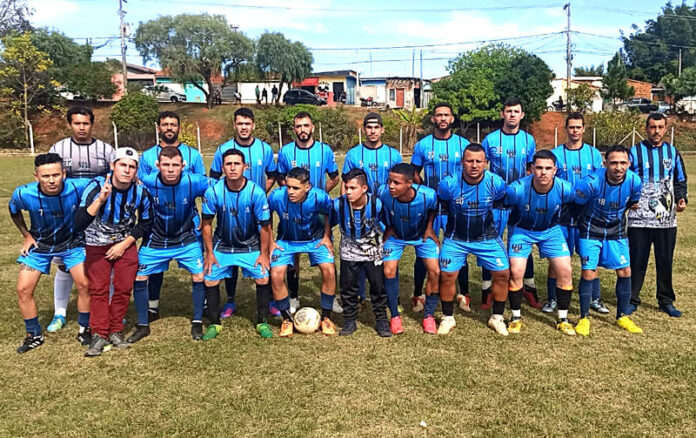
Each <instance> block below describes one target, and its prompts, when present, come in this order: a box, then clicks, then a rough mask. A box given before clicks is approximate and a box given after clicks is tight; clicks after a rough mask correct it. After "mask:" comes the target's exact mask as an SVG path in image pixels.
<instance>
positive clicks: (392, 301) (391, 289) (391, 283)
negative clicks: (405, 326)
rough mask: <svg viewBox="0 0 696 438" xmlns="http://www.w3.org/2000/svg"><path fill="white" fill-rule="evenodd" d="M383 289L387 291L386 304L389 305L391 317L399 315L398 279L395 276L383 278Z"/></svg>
mask: <svg viewBox="0 0 696 438" xmlns="http://www.w3.org/2000/svg"><path fill="white" fill-rule="evenodd" d="M384 290H385V292H386V293H387V306H389V313H391V317H392V318H394V317H397V316H399V315H400V313H399V279H398V278H396V277H394V278H385V279H384Z"/></svg>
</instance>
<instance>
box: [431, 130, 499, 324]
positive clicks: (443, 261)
mask: <svg viewBox="0 0 696 438" xmlns="http://www.w3.org/2000/svg"><path fill="white" fill-rule="evenodd" d="M462 167H463V170H462V173H461V174H460V175H449V176H447V177H446V178H444V179H443V180H442V181H440V185H439V186H438V189H437V195H438V197H439V198H440V200H441V201H442V204H443V206H444V207H445V209H446V211H447V213H448V217H447V229H446V230H445V240H444V242H443V244H442V249H441V251H440V295H441V300H442V313H443V315H444V316H443V318H442V321H440V327H439V328H438V330H437V333H438V334H441V335H446V334H448V333H449V332H450V331H451V330H452V329H453V328H454V327H455V326H456V322H455V320H454V316H453V301H454V295H455V284H454V279H455V278H456V277H457V275H458V274H457V272H458V271H459V269H461V268H462V266H464V265H465V264H466V257H467V255H468V254H473V255H475V256H476V257H477V259H478V263H479V265H480V266H482V267H486V268H487V269H488V270H489V271H490V272H491V273H492V279H493V280H492V293H491V294H492V296H493V305H492V307H493V311H492V314H491V317H490V319H489V320H488V326H489V327H490V328H492V329H493V330H495V331H496V332H497V333H499V334H501V335H503V336H507V334H508V332H507V329H506V327H505V320H504V319H503V312H504V311H505V300H506V298H507V286H508V280H509V278H510V271H509V268H510V265H509V263H508V257H507V253H506V252H505V246H504V245H503V241H502V240H501V238H500V236H499V234H498V231H497V230H496V229H495V226H494V222H493V204H494V203H495V202H496V201H500V200H502V199H503V198H504V197H505V183H504V182H503V180H502V178H500V177H499V176H498V175H495V174H494V173H492V172H490V171H487V170H486V153H485V151H484V149H483V147H482V146H481V145H480V144H478V143H471V144H469V145H468V146H467V147H466V148H465V149H464V157H463V159H462ZM426 303H428V302H427V301H426ZM436 305H437V303H430V309H429V310H430V311H431V312H432V310H434V307H435V306H436ZM426 312H428V309H426ZM430 318H431V321H430V322H429V324H428V326H427V327H426V324H425V322H424V324H423V327H424V328H425V329H426V333H434V332H435V331H434V329H435V321H434V319H432V316H430Z"/></svg>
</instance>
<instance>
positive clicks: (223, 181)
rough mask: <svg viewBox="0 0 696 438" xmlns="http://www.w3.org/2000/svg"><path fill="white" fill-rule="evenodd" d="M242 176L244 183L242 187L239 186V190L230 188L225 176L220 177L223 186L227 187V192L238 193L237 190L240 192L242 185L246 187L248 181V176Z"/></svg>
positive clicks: (242, 188)
mask: <svg viewBox="0 0 696 438" xmlns="http://www.w3.org/2000/svg"><path fill="white" fill-rule="evenodd" d="M242 178H244V185H243V186H242V187H240V188H239V190H232V189H231V188H230V186H228V185H227V177H223V178H222V184H223V185H224V186H225V188H226V189H227V191H228V192H232V193H239V192H241V191H242V190H244V187H246V186H247V183H248V182H249V178H247V177H245V176H244V177H242Z"/></svg>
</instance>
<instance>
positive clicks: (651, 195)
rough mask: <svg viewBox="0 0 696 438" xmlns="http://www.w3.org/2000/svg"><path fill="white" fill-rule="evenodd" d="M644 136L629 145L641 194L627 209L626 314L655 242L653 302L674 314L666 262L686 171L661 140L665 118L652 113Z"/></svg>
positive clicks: (669, 263)
mask: <svg viewBox="0 0 696 438" xmlns="http://www.w3.org/2000/svg"><path fill="white" fill-rule="evenodd" d="M645 130H646V131H647V140H644V141H643V142H641V143H638V144H637V145H634V146H633V147H632V148H631V170H632V171H634V172H636V173H637V174H638V176H639V177H640V179H641V181H642V183H643V185H642V195H641V198H640V204H638V208H637V209H636V210H631V211H629V212H628V243H629V245H630V250H631V274H632V275H633V281H632V283H631V304H630V305H629V307H628V309H627V310H626V314H627V315H630V314H631V313H633V312H634V311H635V310H636V309H637V308H638V306H639V305H640V298H639V295H640V290H641V288H642V287H643V281H644V280H645V271H646V269H647V267H648V259H649V258H650V247H651V246H653V245H654V246H655V272H656V276H657V304H658V305H659V308H660V310H661V311H663V312H665V313H667V314H668V315H669V316H671V317H675V318H678V317H680V316H681V314H682V313H681V311H680V310H678V309H677V308H676V307H674V300H675V299H676V297H675V295H674V288H673V287H672V260H673V258H674V247H675V245H676V243H677V212H681V211H684V210H686V204H687V202H688V195H687V185H686V169H685V168H684V161H683V160H682V157H681V154H680V153H679V151H678V150H677V148H675V147H674V146H672V145H671V144H669V143H667V142H665V141H663V138H664V136H665V134H666V133H667V117H666V116H665V115H664V114H661V113H652V114H650V115H649V116H648V118H647V120H646V121H645Z"/></svg>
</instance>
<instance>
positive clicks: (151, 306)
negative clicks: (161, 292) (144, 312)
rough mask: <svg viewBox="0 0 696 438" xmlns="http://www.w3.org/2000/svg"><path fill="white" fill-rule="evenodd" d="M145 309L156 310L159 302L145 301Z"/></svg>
mask: <svg viewBox="0 0 696 438" xmlns="http://www.w3.org/2000/svg"><path fill="white" fill-rule="evenodd" d="M147 307H148V308H150V309H157V308H159V300H148V301H147Z"/></svg>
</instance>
